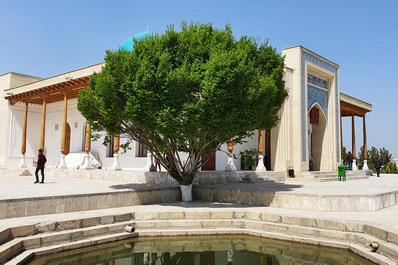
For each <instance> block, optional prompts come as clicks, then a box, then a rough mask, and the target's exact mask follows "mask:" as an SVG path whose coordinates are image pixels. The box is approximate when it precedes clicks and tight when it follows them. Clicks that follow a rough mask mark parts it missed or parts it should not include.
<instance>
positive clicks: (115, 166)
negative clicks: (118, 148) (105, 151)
mask: <svg viewBox="0 0 398 265" xmlns="http://www.w3.org/2000/svg"><path fill="white" fill-rule="evenodd" d="M109 169H110V170H115V171H121V170H122V168H121V167H120V162H119V154H114V155H113V164H112V166H111V167H110V168H109Z"/></svg>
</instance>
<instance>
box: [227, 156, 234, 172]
mask: <svg viewBox="0 0 398 265" xmlns="http://www.w3.org/2000/svg"><path fill="white" fill-rule="evenodd" d="M225 171H229V172H232V171H236V167H235V164H234V159H233V158H232V156H230V155H228V162H227V166H226V167H225Z"/></svg>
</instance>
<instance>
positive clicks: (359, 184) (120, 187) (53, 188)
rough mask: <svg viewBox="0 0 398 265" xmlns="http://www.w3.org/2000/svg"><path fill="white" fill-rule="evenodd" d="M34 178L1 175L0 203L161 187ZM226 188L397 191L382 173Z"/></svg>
mask: <svg viewBox="0 0 398 265" xmlns="http://www.w3.org/2000/svg"><path fill="white" fill-rule="evenodd" d="M34 181H35V177H34V176H18V175H11V174H8V175H3V176H0V187H1V193H0V200H7V199H21V198H37V197H46V196H62V195H77V194H91V193H104V192H118V191H131V190H139V189H144V188H146V189H147V188H148V187H152V188H156V187H164V185H155V184H134V183H129V182H120V181H108V180H91V179H77V178H76V179H74V178H60V177H47V178H46V179H45V183H44V184H33V182H34ZM219 185H220V186H225V187H229V188H239V187H244V188H245V189H249V190H253V191H259V190H263V191H270V192H287V193H293V194H311V195H336V196H341V195H371V194H379V193H387V192H392V191H397V190H398V174H383V175H382V176H381V177H380V178H377V177H370V178H369V179H364V180H352V181H346V182H327V183H322V182H303V183H300V182H297V181H294V182H289V181H286V182H272V181H266V182H263V183H255V184H249V183H248V184H245V183H244V184H237V183H230V184H219Z"/></svg>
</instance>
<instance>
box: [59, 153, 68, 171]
mask: <svg viewBox="0 0 398 265" xmlns="http://www.w3.org/2000/svg"><path fill="white" fill-rule="evenodd" d="M58 168H59V169H67V168H68V167H67V166H66V162H65V155H63V154H62V155H61V160H60V161H59V165H58Z"/></svg>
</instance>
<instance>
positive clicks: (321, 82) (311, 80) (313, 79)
mask: <svg viewBox="0 0 398 265" xmlns="http://www.w3.org/2000/svg"><path fill="white" fill-rule="evenodd" d="M308 84H313V85H316V86H319V87H322V88H324V89H329V87H328V81H326V80H325V79H322V78H320V77H317V76H315V75H312V74H308Z"/></svg>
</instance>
